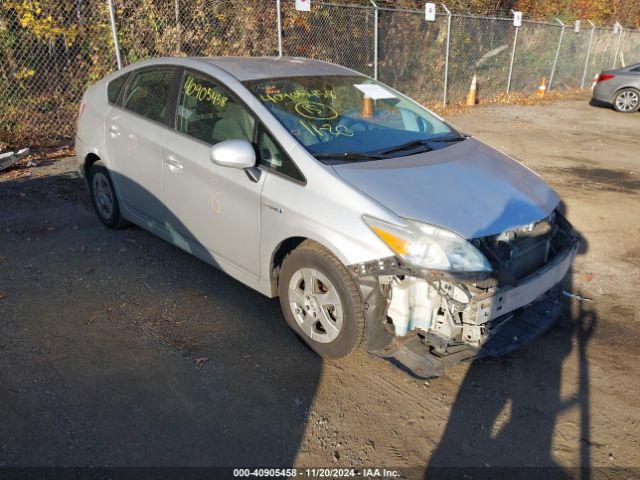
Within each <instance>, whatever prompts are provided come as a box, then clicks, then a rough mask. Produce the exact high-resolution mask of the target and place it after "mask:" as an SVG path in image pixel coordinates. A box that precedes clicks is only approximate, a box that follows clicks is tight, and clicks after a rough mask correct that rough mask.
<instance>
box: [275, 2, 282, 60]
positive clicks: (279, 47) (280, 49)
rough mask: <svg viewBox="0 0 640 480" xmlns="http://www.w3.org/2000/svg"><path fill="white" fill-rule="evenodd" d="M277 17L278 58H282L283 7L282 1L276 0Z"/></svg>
mask: <svg viewBox="0 0 640 480" xmlns="http://www.w3.org/2000/svg"><path fill="white" fill-rule="evenodd" d="M276 17H278V18H277V20H278V23H277V27H276V28H277V29H278V58H282V5H280V0H276Z"/></svg>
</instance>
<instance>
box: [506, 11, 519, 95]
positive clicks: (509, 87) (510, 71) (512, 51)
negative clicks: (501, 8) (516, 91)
mask: <svg viewBox="0 0 640 480" xmlns="http://www.w3.org/2000/svg"><path fill="white" fill-rule="evenodd" d="M511 13H513V10H511ZM519 29H520V27H516V33H515V34H514V35H513V48H512V49H511V61H510V62H509V80H507V93H509V92H510V91H511V77H512V75H513V61H514V60H515V58H516V45H517V44H518V30H519Z"/></svg>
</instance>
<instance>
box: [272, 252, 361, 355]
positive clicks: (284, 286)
mask: <svg viewBox="0 0 640 480" xmlns="http://www.w3.org/2000/svg"><path fill="white" fill-rule="evenodd" d="M305 279H306V280H305ZM309 279H310V281H309ZM309 284H311V287H309ZM278 295H279V297H280V306H281V307H282V312H283V313H284V316H285V318H286V320H287V323H288V324H289V326H290V327H291V328H292V329H293V331H295V332H296V333H297V334H298V335H299V336H300V337H301V338H302V339H303V340H304V341H305V342H306V343H307V344H308V345H309V346H310V347H311V348H312V349H313V350H314V351H315V352H316V353H318V354H319V355H320V356H321V357H323V358H326V359H329V360H337V359H339V358H343V357H346V356H347V355H349V354H350V353H352V352H353V351H354V350H356V349H357V348H358V347H359V346H360V344H361V343H362V340H363V338H364V310H363V302H362V296H361V294H360V290H359V288H358V286H357V285H356V283H355V281H354V279H353V277H352V276H351V275H350V274H349V272H348V271H347V269H346V268H345V267H344V265H342V263H341V262H340V261H339V260H338V259H337V258H336V257H335V256H333V255H332V254H331V252H329V251H328V250H327V249H326V248H324V247H323V246H321V245H319V244H317V243H315V242H312V241H310V240H306V241H304V242H303V243H301V244H300V245H299V246H298V248H296V249H295V250H293V251H292V252H291V253H289V254H288V255H287V256H286V257H285V259H284V261H283V262H282V268H281V270H280V276H279V280H278ZM336 300H337V301H338V302H339V303H336ZM325 327H326V328H325Z"/></svg>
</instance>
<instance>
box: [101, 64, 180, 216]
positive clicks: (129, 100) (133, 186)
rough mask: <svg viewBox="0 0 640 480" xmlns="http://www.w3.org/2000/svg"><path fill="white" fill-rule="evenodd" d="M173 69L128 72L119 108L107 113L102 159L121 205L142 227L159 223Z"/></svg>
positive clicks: (161, 209) (162, 212)
mask: <svg viewBox="0 0 640 480" xmlns="http://www.w3.org/2000/svg"><path fill="white" fill-rule="evenodd" d="M175 71H176V70H175V68H173V67H169V66H158V67H150V68H144V69H141V70H138V71H135V72H133V73H132V74H131V75H130V76H129V79H128V81H127V85H126V86H125V90H124V92H123V94H122V99H121V103H120V105H121V106H114V107H113V108H111V110H110V111H109V115H108V117H107V122H106V143H107V155H108V158H109V164H110V168H111V175H112V178H113V181H114V183H115V187H116V190H117V192H118V196H119V197H120V200H121V202H122V203H123V206H124V207H125V208H126V209H127V210H128V211H129V212H131V213H133V214H135V215H136V216H138V217H139V218H140V219H141V220H143V221H144V222H146V223H152V224H160V223H161V222H162V220H163V219H164V216H165V215H164V212H165V209H164V205H163V203H162V140H163V138H164V137H165V135H166V133H167V131H168V122H169V119H170V118H171V105H172V102H171V92H172V88H173V87H174V85H173V83H174V79H175V78H174V77H175Z"/></svg>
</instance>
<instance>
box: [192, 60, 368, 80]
mask: <svg viewBox="0 0 640 480" xmlns="http://www.w3.org/2000/svg"><path fill="white" fill-rule="evenodd" d="M197 60H199V61H202V62H205V63H209V64H211V65H215V66H216V67H219V68H221V69H223V70H225V71H226V72H227V73H229V74H230V75H233V76H234V77H236V78H237V79H238V80H240V81H241V82H244V81H245V80H258V79H262V78H279V77H300V76H305V75H314V76H315V75H361V74H359V73H357V72H354V71H353V70H350V69H348V68H345V67H341V66H339V65H334V64H333V63H328V62H322V61H320V60H311V59H308V58H297V57H282V58H278V57H208V58H198V59H197Z"/></svg>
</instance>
